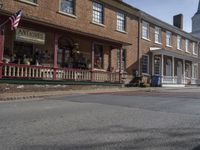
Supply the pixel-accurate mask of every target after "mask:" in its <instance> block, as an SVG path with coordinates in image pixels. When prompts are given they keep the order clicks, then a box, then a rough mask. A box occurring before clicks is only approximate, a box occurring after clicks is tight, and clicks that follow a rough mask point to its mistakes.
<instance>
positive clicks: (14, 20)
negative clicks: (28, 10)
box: [9, 10, 22, 30]
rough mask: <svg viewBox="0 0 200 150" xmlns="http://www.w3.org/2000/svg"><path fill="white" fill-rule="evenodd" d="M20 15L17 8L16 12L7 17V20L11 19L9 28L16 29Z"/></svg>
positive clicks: (20, 11)
mask: <svg viewBox="0 0 200 150" xmlns="http://www.w3.org/2000/svg"><path fill="white" fill-rule="evenodd" d="M21 16H22V10H19V11H18V12H16V13H15V14H13V15H12V16H10V17H9V20H10V21H11V30H16V29H17V26H18V25H19V21H20V19H21Z"/></svg>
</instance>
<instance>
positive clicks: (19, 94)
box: [0, 85, 153, 101]
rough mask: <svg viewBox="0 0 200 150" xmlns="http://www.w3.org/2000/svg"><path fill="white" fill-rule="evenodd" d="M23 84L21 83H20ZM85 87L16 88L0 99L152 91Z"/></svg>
mask: <svg viewBox="0 0 200 150" xmlns="http://www.w3.org/2000/svg"><path fill="white" fill-rule="evenodd" d="M21 86H23V85H21ZM85 88H87V89H82V88H77V89H66V90H64V89H56V88H55V90H53V89H51V90H50V91H47V90H46V89H44V90H43V89H42V88H38V89H37V90H36V91H35V90H33V91H26V90H25V91H24V90H23V89H21V90H20V91H19V89H16V91H15V90H14V91H9V92H8V91H3V92H0V101H7V100H17V99H31V98H42V97H49V96H62V95H71V94H89V93H90V94H93V93H113V92H129V91H130V92H136V91H147V92H149V91H152V90H153V89H152V88H139V87H133V88H120V87H99V88H98V87H96V88H93V87H85Z"/></svg>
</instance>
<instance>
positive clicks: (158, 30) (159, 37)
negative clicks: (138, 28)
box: [155, 27, 161, 43]
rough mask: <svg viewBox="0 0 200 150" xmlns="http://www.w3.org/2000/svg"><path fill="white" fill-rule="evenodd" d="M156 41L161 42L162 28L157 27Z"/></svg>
mask: <svg viewBox="0 0 200 150" xmlns="http://www.w3.org/2000/svg"><path fill="white" fill-rule="evenodd" d="M155 42H156V43H161V29H160V28H158V27H156V28H155Z"/></svg>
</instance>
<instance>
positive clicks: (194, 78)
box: [150, 48, 199, 87]
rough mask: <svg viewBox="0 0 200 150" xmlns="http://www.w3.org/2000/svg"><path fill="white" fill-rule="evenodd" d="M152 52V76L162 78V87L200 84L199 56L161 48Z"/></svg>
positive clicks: (152, 49)
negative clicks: (199, 74) (199, 73)
mask: <svg viewBox="0 0 200 150" xmlns="http://www.w3.org/2000/svg"><path fill="white" fill-rule="evenodd" d="M150 51H151V52H152V75H158V76H160V78H161V86H162V87H169V86H170V87H173V86H177V87H184V86H185V85H197V84H199V80H198V56H197V55H193V54H191V53H187V54H185V53H186V52H184V51H180V53H178V52H172V51H168V50H163V49H160V48H151V49H150Z"/></svg>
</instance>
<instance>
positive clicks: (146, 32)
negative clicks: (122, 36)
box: [142, 21, 149, 39]
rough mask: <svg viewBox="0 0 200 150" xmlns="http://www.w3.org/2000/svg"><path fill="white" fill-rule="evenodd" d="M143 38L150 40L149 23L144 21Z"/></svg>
mask: <svg viewBox="0 0 200 150" xmlns="http://www.w3.org/2000/svg"><path fill="white" fill-rule="evenodd" d="M142 38H144V39H149V23H147V22H145V21H142Z"/></svg>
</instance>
